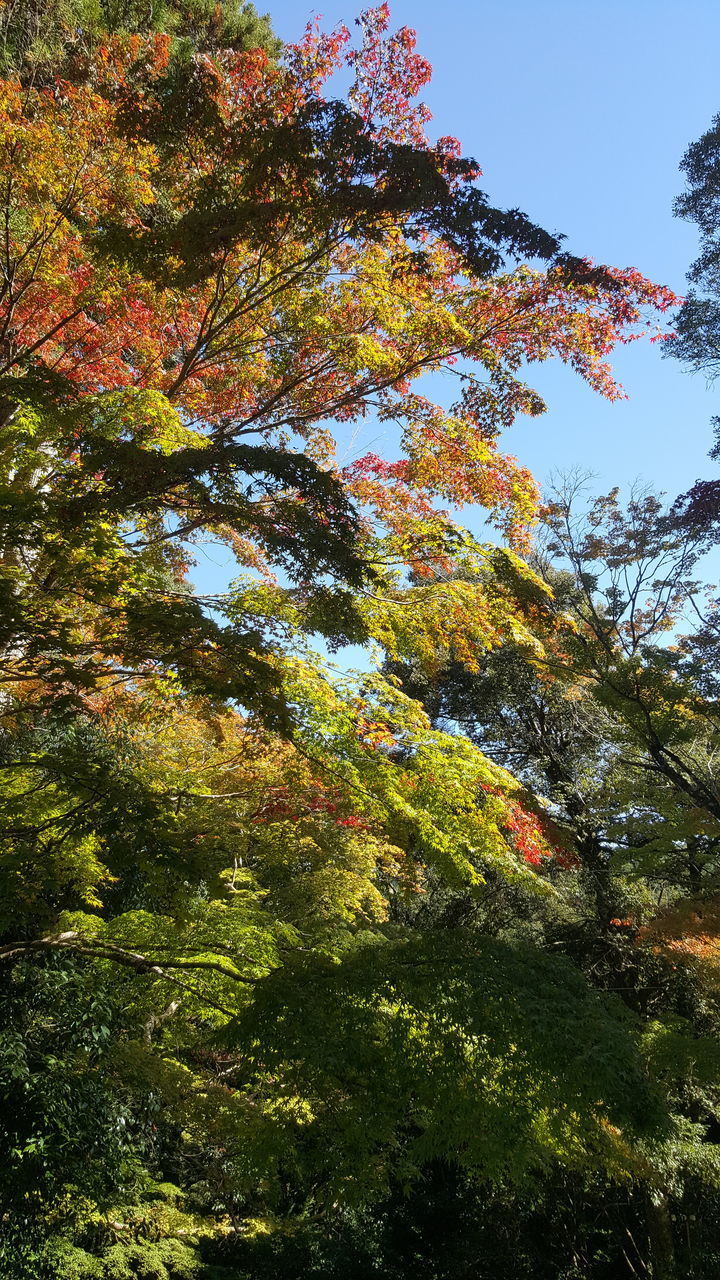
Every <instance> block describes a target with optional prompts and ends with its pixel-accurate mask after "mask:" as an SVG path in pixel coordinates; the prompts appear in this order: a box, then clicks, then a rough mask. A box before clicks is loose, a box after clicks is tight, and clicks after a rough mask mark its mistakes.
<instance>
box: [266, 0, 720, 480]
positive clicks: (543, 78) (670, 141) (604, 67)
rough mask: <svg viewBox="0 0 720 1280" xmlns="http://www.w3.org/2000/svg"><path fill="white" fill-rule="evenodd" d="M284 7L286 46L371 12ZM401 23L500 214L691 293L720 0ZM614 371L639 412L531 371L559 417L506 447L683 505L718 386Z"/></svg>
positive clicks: (641, 359)
mask: <svg viewBox="0 0 720 1280" xmlns="http://www.w3.org/2000/svg"><path fill="white" fill-rule="evenodd" d="M258 7H259V8H261V9H264V8H266V7H268V5H267V0H266V3H265V4H263V3H262V0H258ZM359 7H360V6H358V8H359ZM269 9H270V13H271V17H272V19H273V23H274V26H275V29H276V31H277V33H278V35H279V36H280V37H281V38H282V39H284V40H293V39H297V38H298V37H299V36H300V34H301V32H302V30H303V28H304V25H305V22H306V21H307V19H308V17H309V16H310V15H311V14H313V13H318V14H320V15H322V17H323V23H322V25H323V26H324V27H326V28H332V27H333V26H334V25H335V24H336V23H337V22H339V21H341V20H344V21H345V22H346V23H347V25H348V26H351V25H352V22H353V19H354V17H355V15H356V13H357V11H358V9H357V8H354V7H353V6H352V3H351V0H332V2H330V0H327V3H324V4H322V3H318V4H316V5H315V6H313V5H311V4H309V3H305V0H274V3H271V4H270V5H269ZM391 11H392V17H393V25H394V26H399V25H405V24H407V25H409V26H412V27H414V28H415V29H416V31H417V35H418V49H419V51H420V52H421V53H422V54H423V55H424V56H426V57H428V58H429V60H430V61H431V63H432V64H433V68H434V77H433V81H432V83H431V85H430V86H429V87H428V89H427V90H426V91H425V93H424V94H423V97H424V100H425V101H426V102H427V103H428V105H429V106H430V108H431V110H432V111H433V115H434V119H433V121H432V124H431V126H430V127H431V130H432V131H433V132H434V133H437V134H438V135H442V134H448V133H449V134H454V135H455V136H457V137H459V139H460V141H461V143H462V145H463V150H464V152H465V154H469V155H473V156H475V157H476V159H477V160H479V162H480V164H481V166H482V168H483V175H484V176H483V179H482V184H483V186H484V189H485V190H486V192H487V193H488V195H489V197H490V198H491V200H492V201H493V203H496V204H502V205H506V206H515V207H519V208H521V209H523V210H524V211H525V212H526V213H527V214H529V215H530V216H531V217H532V218H533V219H534V220H535V221H536V222H538V223H540V225H542V226H545V227H546V228H547V229H548V230H551V231H562V232H564V233H565V234H566V235H567V237H568V240H567V245H568V248H570V249H571V250H572V251H574V252H576V253H578V254H580V255H582V256H588V257H591V258H593V259H594V260H595V261H598V262H607V263H609V264H611V265H613V266H635V267H638V268H639V269H640V270H641V271H642V272H643V273H644V274H645V275H647V276H649V277H650V278H651V279H653V280H656V281H658V282H661V283H663V284H668V285H670V286H671V287H672V288H674V289H675V290H676V291H678V292H680V293H682V292H683V290H684V287H685V273H686V270H687V267H688V266H689V264H690V262H691V261H692V259H693V257H694V256H695V249H696V243H697V241H696V235H695V230H694V228H693V227H692V226H690V225H688V224H686V223H683V222H681V221H680V220H679V219H677V218H674V217H673V216H672V207H671V206H672V201H673V198H674V196H675V195H677V194H678V193H679V191H680V190H681V187H682V179H681V175H680V174H679V172H678V164H679V162H680V159H681V157H682V154H683V152H684V151H685V148H686V147H687V145H688V144H689V143H690V142H692V141H694V140H695V139H696V138H697V137H698V136H699V135H700V134H701V133H702V132H703V131H704V130H705V129H706V128H707V126H708V125H709V123H710V120H711V118H712V116H713V115H714V114H715V113H716V112H719V111H720V77H718V74H717V62H718V53H719V52H720V5H718V4H717V0H715V2H713V0H707V3H697V2H693V0H689V2H687V3H685V4H684V5H683V6H681V5H680V4H679V3H677V2H674V3H671V2H670V0H604V2H603V3H602V4H600V3H598V2H597V0H595V2H594V3H593V2H592V0H545V3H531V2H530V0H504V3H503V2H502V0H486V2H478V3H472V0H445V3H438V2H437V0H434V2H433V3H430V0H394V3H393V0H391ZM616 367H617V369H618V371H619V373H620V376H621V380H622V382H623V384H624V386H625V389H626V391H627V392H628V394H629V396H630V399H629V401H627V402H620V403H615V404H609V403H606V402H604V401H603V400H601V399H599V398H598V397H597V396H595V395H594V394H593V393H592V392H590V391H589V390H588V389H587V388H586V387H585V385H584V384H583V383H581V382H580V381H579V379H577V378H576V377H575V375H573V374H572V372H571V371H569V370H567V369H564V368H562V367H558V368H555V367H553V368H550V367H549V366H548V367H546V368H544V369H542V370H539V371H538V370H535V371H533V373H534V377H531V379H530V381H534V382H535V385H537V386H538V387H539V389H540V390H541V392H542V393H543V394H544V395H545V396H546V398H547V400H548V405H549V412H548V413H547V414H546V415H545V417H544V418H540V419H535V420H528V419H526V420H521V421H520V422H519V423H518V424H517V426H516V427H514V428H513V429H512V431H511V432H510V433H509V434H508V435H506V437H505V438H504V439H505V446H506V448H507V449H508V451H510V452H513V453H515V454H516V455H517V456H518V457H519V458H520V460H521V461H522V462H523V463H525V464H526V465H528V466H530V467H531V469H532V470H533V471H534V473H535V474H536V475H537V476H538V478H539V479H541V480H543V479H544V478H546V477H547V476H548V474H549V473H550V472H551V471H552V470H553V469H558V468H567V467H570V466H575V465H578V466H580V467H583V468H587V469H589V470H592V471H594V472H596V473H598V487H600V488H602V487H605V488H608V487H610V486H611V485H612V484H614V483H621V484H627V483H630V482H632V481H633V480H634V479H636V478H637V477H642V478H643V479H644V480H645V481H647V482H648V483H650V484H651V485H653V486H655V487H659V488H661V489H665V490H667V491H668V492H669V493H672V494H676V493H678V492H680V491H682V490H683V489H684V488H687V487H688V486H689V485H690V484H692V482H693V480H695V479H696V478H697V477H699V476H701V475H702V476H710V475H714V474H716V471H717V468H716V466H715V464H713V463H711V462H710V460H709V459H708V458H707V456H706V455H707V450H708V448H709V447H710V444H711V430H710V427H709V418H710V416H711V414H712V413H714V412H716V411H718V412H720V386H719V387H718V388H717V389H716V390H715V391H711V390H708V388H707V387H706V385H705V381H704V379H703V378H702V377H701V376H697V375H696V376H690V375H688V374H687V373H686V372H684V371H683V369H682V368H681V366H680V365H679V364H677V363H676V362H675V361H674V360H667V359H664V360H663V359H662V358H661V356H660V350H659V347H658V346H654V347H653V346H649V345H647V344H644V343H643V344H641V343H636V344H633V346H632V347H630V348H625V349H623V350H621V351H620V353H619V355H618V358H617V360H616ZM433 391H434V393H435V394H437V392H436V391H435V388H433ZM377 443H378V444H380V443H381V442H380V441H377Z"/></svg>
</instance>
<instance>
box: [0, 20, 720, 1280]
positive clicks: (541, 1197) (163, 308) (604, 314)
mask: <svg viewBox="0 0 720 1280" xmlns="http://www.w3.org/2000/svg"><path fill="white" fill-rule="evenodd" d="M0 40H1V51H2V58H1V60H0V61H1V67H2V78H1V79H0V192H1V193H2V234H0V263H1V269H0V294H1V297H0V308H1V310H0V324H1V328H0V425H1V430H2V434H1V436H0V465H1V475H0V594H1V597H2V610H1V612H0V645H1V646H2V657H3V661H2V668H1V672H0V682H1V683H0V808H1V812H2V817H1V820H0V877H1V878H2V897H1V898H0V914H1V915H2V925H1V934H2V936H1V937H0V964H1V965H2V972H3V977H4V982H3V986H2V995H1V996H0V1006H1V1009H2V1013H1V1022H0V1080H1V1081H2V1086H1V1087H2V1095H3V1103H4V1105H3V1108H2V1114H1V1115H0V1141H1V1142H2V1149H3V1155H4V1159H3V1166H2V1173H1V1174H0V1199H1V1205H0V1258H1V1259H2V1262H3V1266H4V1274H5V1275H7V1276H8V1277H9V1278H10V1280H15V1278H17V1280H25V1278H27V1280H30V1278H31V1277H32V1278H33V1280H35V1278H39V1280H44V1278H45V1277H48V1278H50V1277H58V1278H59V1280H85V1278H87V1280H90V1278H93V1280H95V1278H98V1280H133V1277H152V1278H153V1280H250V1278H251V1277H252V1280H271V1278H272V1280H275V1278H276V1280H280V1277H283V1278H284V1280H293V1278H294V1277H297V1278H298V1280H300V1277H303V1278H305V1277H316V1278H317V1280H321V1278H323V1280H334V1278H335V1277H338V1276H340V1275H341V1274H342V1275H343V1276H344V1277H347V1276H357V1277H358V1278H360V1277H367V1276H370V1275H379V1276H380V1275H382V1276H389V1277H395V1276H397V1277H400V1276H408V1275H413V1276H415V1275H417V1276H422V1277H428V1280H430V1278H431V1277H436V1278H437V1280H441V1278H447V1280H454V1278H455V1277H457V1278H458V1280H460V1277H465V1276H469V1275H471V1274H472V1275H473V1276H474V1277H478V1278H480V1280H483V1278H484V1277H487V1280H490V1278H491V1277H492V1278H493V1280H495V1278H496V1277H503V1276H508V1277H509V1276H513V1277H523V1276H527V1277H530V1276H532V1277H545V1276H546V1277H547V1278H548V1280H551V1278H552V1280H558V1278H562V1280H571V1278H572V1277H578V1276H580V1275H583V1276H587V1277H591V1278H595V1277H597V1278H598V1280H601V1278H602V1277H606V1276H607V1277H609V1276H613V1277H624V1276H627V1277H628V1278H629V1277H632V1276H637V1275H652V1276H654V1277H661V1278H665V1277H672V1276H680V1275H683V1276H697V1277H700V1276H710V1275H711V1274H713V1265H714V1262H713V1260H717V1258H718V1256H720V1235H719V1232H720V1222H718V1215H717V1208H716V1202H717V1185H718V1179H719V1177H720V1163H719V1161H718V1157H717V1154H716V1151H717V1147H718V1134H719V1133H720V1128H719V1123H720V1115H719V1110H718V1109H719V1108H720V1056H719V1049H718V1041H717V1031H718V995H719V983H720V911H719V909H718V899H717V875H718V855H719V854H720V791H719V790H718V783H717V765H716V754H717V740H716V738H715V731H716V728H719V727H720V726H719V724H718V697H717V695H718V680H719V679H720V676H719V675H718V661H717V659H718V654H719V653H720V648H719V646H718V613H717V601H716V600H715V599H714V598H713V594H712V591H711V590H708V588H707V587H706V586H705V584H704V581H703V577H702V574H703V568H702V565H703V563H704V557H705V556H706V553H707V552H708V551H709V550H710V549H712V547H713V546H714V545H715V543H716V541H717V533H716V530H717V517H716V505H717V504H716V503H715V501H714V496H713V495H714V490H712V488H711V487H710V488H708V487H707V486H708V485H710V486H711V484H712V482H707V484H706V485H705V487H704V488H703V486H702V485H700V486H699V487H696V489H695V490H693V491H692V492H691V493H690V494H686V495H684V496H681V497H680V498H678V499H677V500H676V501H675V500H673V501H672V502H670V503H669V504H663V502H662V501H661V500H660V498H659V497H658V496H656V495H655V494H653V493H651V492H649V491H640V490H637V491H635V492H634V493H633V494H632V495H631V497H630V500H629V502H627V503H623V502H622V501H621V498H620V495H619V490H617V489H615V490H613V491H612V492H611V493H609V494H607V495H602V496H599V497H598V496H596V495H592V494H589V493H588V492H587V491H586V488H585V487H584V485H583V483H582V481H580V480H578V479H577V477H576V478H574V479H573V478H568V479H566V481H565V482H563V483H561V484H560V486H559V488H558V490H557V492H555V493H545V494H544V495H542V497H541V495H540V491H539V488H538V486H537V484H536V482H535V480H534V479H533V477H532V475H531V474H530V472H529V471H528V470H527V469H526V468H525V467H524V466H523V465H522V462H519V461H518V460H516V459H515V458H514V457H513V456H511V455H509V454H508V453H506V452H505V451H504V447H503V443H502V432H503V431H504V430H505V429H506V428H508V427H509V426H510V425H511V424H512V422H513V421H514V420H515V418H516V417H517V416H518V415H523V414H524V415H530V416H532V417H541V415H542V414H543V412H544V409H545V405H544V402H543V399H542V397H541V396H540V395H539V394H538V392H537V391H536V390H535V389H534V387H533V386H532V374H533V366H534V365H537V364H540V363H543V362H546V361H549V360H555V361H559V362H561V363H563V364H565V365H566V366H568V368H567V376H568V377H569V378H572V377H580V378H582V379H584V380H585V381H586V382H587V383H588V384H589V386H590V388H591V389H592V390H593V391H594V392H595V393H597V394H598V395H601V396H606V397H608V398H610V399H613V398H616V397H618V396H619V395H621V390H620V388H619V386H618V384H617V382H616V380H615V378H614V375H613V373H612V370H611V367H610V363H609V360H610V357H611V356H612V352H613V350H614V348H615V347H616V346H617V344H620V343H627V342H630V341H633V340H635V339H642V340H647V339H648V338H651V337H658V336H661V337H667V336H668V334H669V332H670V329H669V324H670V316H669V313H670V311H671V309H672V308H673V307H675V306H676V304H678V303H679V301H680V300H679V299H678V298H676V297H675V295H674V294H673V293H672V292H671V291H670V290H669V289H668V288H666V287H664V286H663V285H662V284H657V283H654V282H651V281H649V280H647V279H645V278H644V277H643V276H642V275H641V274H640V272H639V271H637V270H635V269H633V268H617V267H613V266H607V265H602V264H595V263H594V262H593V261H591V260H590V259H589V258H579V257H576V256H574V255H571V254H569V253H568V252H567V251H566V249H565V247H564V242H563V240H562V238H561V237H558V236H557V235H555V234H550V233H548V232H547V231H545V230H543V229H542V228H541V227H539V226H536V225H535V224H534V223H533V222H532V221H531V220H530V218H529V217H528V216H526V215H525V214H524V213H522V212H521V211H519V210H518V209H509V210H508V209H503V208H499V207H496V206H495V205H494V204H493V203H492V202H491V198H490V197H489V196H488V195H486V194H485V193H484V191H483V190H482V189H481V187H480V185H479V181H480V177H481V174H480V169H479V166H478V164H477V162H476V161H475V160H474V159H472V158H467V157H465V156H464V155H463V153H462V149H461V147H460V144H459V143H458V142H457V141H456V140H455V139H454V138H448V137H442V138H439V139H437V138H433V137H432V136H431V134H430V115H429V112H428V110H427V108H426V107H425V106H424V105H423V104H422V102H421V101H420V100H419V95H420V93H421V92H422V91H423V89H424V88H425V86H426V85H427V84H428V81H429V79H430V74H431V70H430V66H429V63H428V62H427V61H426V60H425V58H424V57H422V56H421V55H420V54H419V53H418V52H417V46H416V38H415V33H414V32H413V31H411V30H410V29H409V28H401V29H400V30H394V28H393V26H392V23H391V19H390V14H389V10H388V6H387V5H385V4H381V5H380V6H379V7H377V8H374V9H369V10H367V11H365V12H364V13H362V14H361V15H360V17H359V18H358V20H357V24H356V26H355V27H354V29H353V30H352V32H351V31H350V30H349V29H348V28H346V27H344V26H341V27H338V28H336V29H335V30H334V31H332V32H330V33H327V32H324V31H323V30H322V29H321V27H320V26H319V25H310V26H309V27H308V29H307V30H306V32H305V34H304V35H303V36H301V38H300V39H299V41H298V43H296V44H294V45H289V46H283V45H282V44H281V42H280V41H279V40H277V38H276V37H275V36H274V34H273V32H272V27H271V18H268V17H261V16H259V15H258V14H257V12H256V11H255V9H254V8H253V6H252V5H250V4H240V3H234V2H227V3H224V4H213V5H210V4H206V3H205V2H204V0H183V2H181V3H167V4H165V5H160V6H158V7H157V8H154V9H152V10H147V9H146V8H145V6H140V5H135V4H134V3H131V2H130V3H127V4H123V3H118V4H111V3H105V2H104V0H98V2H97V3H91V2H90V0H58V3H56V4H53V5H52V6H50V7H49V8H48V9H46V8H45V7H44V6H38V5H36V4H34V3H30V2H29V0H7V2H6V3H3V4H2V5H0ZM336 73H340V74H339V75H337V74H336ZM338 83H340V84H343V85H347V86H348V87H347V89H346V91H345V92H344V93H342V94H341V93H340V91H339V89H338V88H337V87H336V86H337V84H338ZM688 175H689V176H690V178H691V180H694V176H695V169H692V168H689V169H688ZM686 199H687V201H688V203H687V205H686V207H684V211H687V210H688V209H690V207H691V204H690V203H689V200H690V197H687V198H686ZM705 208H706V203H705V204H703V209H704V210H705ZM703 216H706V217H709V216H710V215H709V214H706V213H703ZM710 234H711V232H710V231H708V235H710ZM713 234H714V231H713ZM708 252H709V250H708ZM693 305H694V304H693V303H692V300H691V299H689V300H686V301H685V303H684V306H683V308H682V310H681V312H680V316H681V320H680V323H679V332H680V333H681V337H680V338H675V339H673V341H671V342H669V343H668V344H667V345H668V347H669V348H672V347H674V349H675V351H676V353H677V354H678V355H680V356H681V357H687V353H688V347H687V333H688V332H689V325H690V324H691V323H692V322H693V321H692V316H693V311H692V306H693ZM683 326H684V328H683ZM683 333H684V334H685V335H686V336H685V337H683V336H682V334H683ZM698 340H699V339H698ZM693 358H694V357H693ZM428 374H442V375H443V378H442V383H440V380H439V379H434V380H432V381H431V382H429V381H428V379H427V378H426V375H428ZM526 379H527V380H526ZM439 385H442V386H443V387H446V388H450V394H449V395H448V396H447V398H446V399H445V400H443V401H442V402H440V399H439V398H436V399H432V400H431V399H430V398H429V396H428V394H427V392H428V388H429V386H430V387H437V386H439ZM366 420H372V421H375V422H377V423H379V424H383V427H384V437H383V438H384V440H385V441H387V442H388V449H387V451H386V455H385V456H381V455H380V454H379V453H376V452H365V453H363V454H361V455H360V456H352V455H351V454H350V453H349V451H348V449H347V441H348V439H349V437H350V434H351V433H352V432H355V431H357V430H358V429H359V427H360V426H361V425H362V423H363V422H364V421H366ZM540 429H541V428H540ZM348 457H350V460H348ZM463 508H474V509H476V508H480V509H481V510H482V511H483V513H484V516H485V519H486V525H487V535H486V537H485V539H484V540H482V539H481V538H479V537H478V536H476V535H473V534H471V533H470V532H469V531H468V529H467V528H465V527H464V525H463V524H462V518H463V516H462V512H463ZM208 545H220V546H222V547H223V548H224V549H225V552H226V554H227V556H228V557H230V558H231V559H232V565H233V568H232V571H231V573H230V574H229V575H228V578H229V580H228V583H227V586H226V588H225V589H224V590H222V591H217V590H216V591H213V592H204V591H203V590H202V586H203V583H202V570H201V566H200V564H199V562H198V561H199V557H200V556H201V554H202V551H203V548H204V547H206V546H208ZM348 645H361V646H364V650H365V659H364V661H363V663H362V666H361V669H360V670H357V671H355V670H351V669H350V664H349V663H347V662H345V650H346V649H347V646H348Z"/></svg>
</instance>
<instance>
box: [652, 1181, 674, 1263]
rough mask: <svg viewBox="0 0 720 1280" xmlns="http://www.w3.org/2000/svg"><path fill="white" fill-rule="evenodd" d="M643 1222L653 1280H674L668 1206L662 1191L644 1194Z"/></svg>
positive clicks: (653, 1190) (670, 1223) (672, 1247)
mask: <svg viewBox="0 0 720 1280" xmlns="http://www.w3.org/2000/svg"><path fill="white" fill-rule="evenodd" d="M645 1222H646V1225H647V1233H648V1244H649V1247H650V1267H651V1271H650V1274H651V1275H652V1278H653V1280H676V1277H677V1272H676V1270H675V1247H674V1245H673V1236H672V1222H671V1220H670V1205H669V1203H668V1198H667V1196H666V1195H665V1192H664V1191H658V1190H655V1189H653V1188H648V1190H647V1191H646V1192H645Z"/></svg>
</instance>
